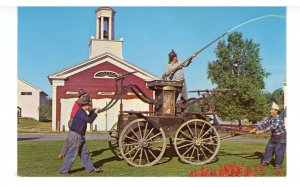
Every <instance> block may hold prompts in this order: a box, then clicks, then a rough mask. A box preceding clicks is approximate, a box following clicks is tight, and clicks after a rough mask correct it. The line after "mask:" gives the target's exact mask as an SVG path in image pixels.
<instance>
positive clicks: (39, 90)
mask: <svg viewBox="0 0 300 187" xmlns="http://www.w3.org/2000/svg"><path fill="white" fill-rule="evenodd" d="M17 79H18V80H20V81H22V82H23V83H25V84H27V85H28V86H30V87H32V88H34V89H35V90H37V91H38V92H41V93H43V94H45V95H46V96H48V94H47V93H46V92H44V91H43V90H41V89H39V88H37V87H36V86H33V85H32V84H30V83H28V82H27V81H25V80H23V79H21V78H20V77H17Z"/></svg>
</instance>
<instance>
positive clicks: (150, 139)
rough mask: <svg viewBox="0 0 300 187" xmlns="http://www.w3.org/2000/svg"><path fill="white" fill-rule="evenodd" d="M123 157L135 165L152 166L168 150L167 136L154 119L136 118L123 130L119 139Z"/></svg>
mask: <svg viewBox="0 0 300 187" xmlns="http://www.w3.org/2000/svg"><path fill="white" fill-rule="evenodd" d="M119 146H120V153H121V155H122V157H123V159H124V160H125V161H126V162H127V163H128V164H130V165H132V166H135V167H145V166H152V165H154V164H156V163H157V162H158V161H159V160H160V159H161V157H162V156H163V154H164V152H165V150H166V146H167V143H166V136H165V133H164V131H163V129H162V128H160V127H159V126H158V125H157V124H156V123H155V122H154V121H146V120H145V119H136V120H134V121H131V122H130V123H129V124H127V125H126V127H125V128H124V129H123V130H122V132H121V134H120V139H119Z"/></svg>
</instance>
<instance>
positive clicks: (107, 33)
mask: <svg viewBox="0 0 300 187" xmlns="http://www.w3.org/2000/svg"><path fill="white" fill-rule="evenodd" d="M115 14H116V12H115V11H114V10H113V9H112V8H110V7H100V8H98V9H97V10H96V37H94V36H91V38H90V42H89V48H90V50H89V58H93V57H95V56H98V55H101V54H103V53H111V54H113V55H115V56H117V57H119V58H121V59H124V58H123V54H122V44H123V38H120V39H119V40H118V41H116V40H114V34H115V32H114V29H115V27H114V16H115Z"/></svg>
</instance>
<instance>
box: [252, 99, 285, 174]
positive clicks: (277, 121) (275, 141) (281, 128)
mask: <svg viewBox="0 0 300 187" xmlns="http://www.w3.org/2000/svg"><path fill="white" fill-rule="evenodd" d="M278 113H279V107H278V105H277V104H276V103H273V104H272V109H271V110H270V117H269V118H268V119H266V120H265V121H264V122H263V123H261V124H259V125H258V126H257V127H256V128H255V129H252V130H251V131H250V133H254V132H256V134H263V133H266V132H271V133H272V136H271V138H270V140H269V142H268V144H267V146H266V150H265V155H264V158H263V160H262V166H268V165H269V164H270V161H271V159H272V157H273V153H274V152H275V168H281V167H282V162H283V159H284V154H285V150H286V130H285V125H284V123H283V118H282V117H280V116H279V114H278Z"/></svg>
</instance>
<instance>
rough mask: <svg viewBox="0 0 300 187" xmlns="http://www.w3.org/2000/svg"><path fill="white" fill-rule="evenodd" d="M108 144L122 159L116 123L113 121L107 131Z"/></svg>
mask: <svg viewBox="0 0 300 187" xmlns="http://www.w3.org/2000/svg"><path fill="white" fill-rule="evenodd" d="M108 146H109V148H110V150H111V152H113V154H114V155H116V156H117V157H118V158H119V159H122V155H121V153H120V148H119V137H118V123H115V124H114V125H113V126H112V128H111V129H110V131H109V133H108Z"/></svg>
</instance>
